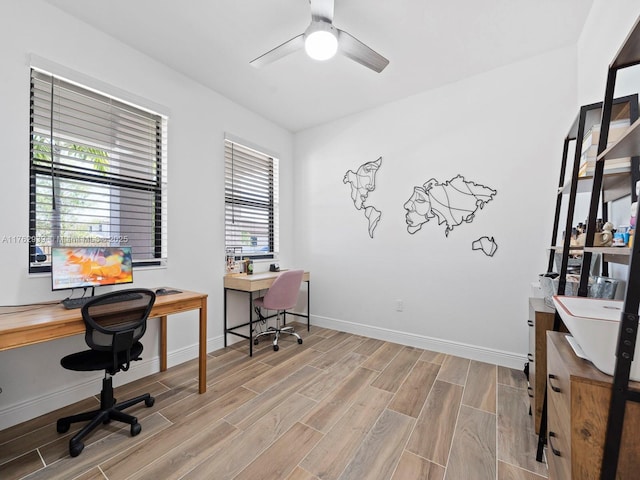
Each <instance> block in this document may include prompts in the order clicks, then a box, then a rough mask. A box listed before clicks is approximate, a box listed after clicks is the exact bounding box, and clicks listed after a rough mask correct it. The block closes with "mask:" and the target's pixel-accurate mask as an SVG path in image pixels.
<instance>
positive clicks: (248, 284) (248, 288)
mask: <svg viewBox="0 0 640 480" xmlns="http://www.w3.org/2000/svg"><path fill="white" fill-rule="evenodd" d="M278 275H280V272H264V273H254V274H253V275H247V274H246V273H230V274H227V275H225V276H224V346H225V347H226V346H227V334H231V335H236V336H238V337H242V338H246V339H248V340H249V356H250V357H251V356H253V323H254V322H253V294H254V293H255V292H258V291H260V290H266V289H268V288H269V287H270V286H271V284H272V283H273V281H274V280H275V279H276V278H277V277H278ZM302 281H303V282H306V283H307V314H306V315H304V314H302V313H295V312H287V313H286V314H288V315H295V316H298V317H303V318H306V319H307V331H308V330H309V328H310V322H309V319H310V317H311V307H310V299H311V294H310V292H311V274H310V273H309V272H304V275H303V277H302ZM230 290H233V291H236V292H246V293H248V294H249V321H248V322H246V323H243V324H241V325H236V326H233V327H229V326H228V324H227V293H228V292H229V291H230ZM286 314H285V315H286ZM285 319H286V317H285ZM285 321H286V320H285ZM246 326H249V335H245V334H243V333H240V332H237V331H236V330H237V329H238V328H241V327H246Z"/></svg>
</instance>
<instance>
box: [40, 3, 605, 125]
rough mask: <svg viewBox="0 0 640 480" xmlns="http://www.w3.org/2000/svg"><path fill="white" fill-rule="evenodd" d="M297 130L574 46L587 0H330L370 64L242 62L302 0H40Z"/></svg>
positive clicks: (302, 22) (302, 58)
mask: <svg viewBox="0 0 640 480" xmlns="http://www.w3.org/2000/svg"><path fill="white" fill-rule="evenodd" d="M46 1H47V2H48V3H50V4H52V5H55V6H57V7H59V8H60V9H62V10H64V11H66V12H67V13H69V14H71V15H74V16H76V17H77V18H79V19H81V20H83V21H85V22H87V23H89V24H91V25H93V26H95V27H96V28H98V29H99V30H102V31H104V32H106V33H108V34H109V35H112V36H113V37H115V38H117V39H119V40H121V41H122V42H124V43H126V44H128V45H130V46H132V47H134V48H136V49H137V50H139V51H141V52H143V53H145V54H147V55H149V56H150V57H152V58H155V59H156V60H158V61H160V62H162V63H164V64H166V65H168V66H170V67H172V68H173V69H175V70H178V71H180V72H183V73H184V74H185V75H187V76H188V77H190V78H192V79H195V80H197V81H198V82H200V83H202V84H204V85H206V86H208V87H210V88H211V89H213V90H215V91H217V92H219V93H221V94H223V95H224V96H226V97H228V98H230V99H232V100H234V101H235V102H237V103H239V104H241V105H243V106H245V107H247V108H249V109H251V110H253V111H255V112H257V113H259V114H261V115H262V116H264V117H266V118H268V119H270V120H272V121H274V122H275V123H277V124H279V125H281V126H283V127H285V128H286V129H288V130H290V131H292V132H296V131H299V130H303V129H305V128H308V127H312V126H315V125H318V124H321V123H324V122H327V121H331V120H334V119H336V118H339V117H342V116H345V115H348V114H351V113H355V112H358V111H362V110H365V109H368V108H371V107H375V106H378V105H381V104H383V103H387V102H390V101H394V100H398V99H400V98H404V97H407V96H409V95H412V94H415V93H418V92H422V91H425V90H429V89H433V88H437V87H439V86H442V85H444V84H447V83H451V82H455V81H457V80H460V79H463V78H466V77H469V76H471V75H475V74H478V73H481V72H485V71H488V70H491V69H494V68H497V67H500V66H503V65H507V64H510V63H513V62H516V61H519V60H522V59H525V58H527V57H530V56H534V55H537V54H540V53H544V52H547V51H550V50H553V49H557V48H561V47H565V46H569V45H574V44H575V43H576V42H577V40H578V37H579V35H580V31H581V29H582V26H583V24H584V21H585V19H586V17H587V14H588V12H589V9H590V8H591V4H592V2H593V0H535V1H532V0H437V1H436V0H336V2H335V15H334V25H335V26H336V27H338V28H340V29H342V30H346V31H347V32H349V33H350V34H351V35H353V36H355V37H356V38H358V39H359V40H360V41H362V42H364V43H365V44H367V45H369V46H370V47H371V48H373V49H374V50H376V51H377V52H379V53H380V54H382V55H384V56H385V57H386V58H388V59H389V60H390V63H389V66H388V67H387V68H386V69H385V70H384V71H383V72H382V73H379V74H378V73H375V72H373V71H372V70H369V69H367V68H365V67H363V66H362V65H360V64H358V63H355V62H353V61H351V60H349V59H347V58H346V57H343V56H336V57H334V58H333V59H331V60H329V61H327V62H316V61H314V60H311V59H310V58H308V57H307V56H306V54H305V53H304V51H299V52H296V53H293V54H292V55H290V56H288V57H285V58H283V59H281V60H279V61H277V62H275V63H272V64H270V65H267V66H265V67H263V68H261V69H256V68H254V67H252V66H251V65H249V61H250V60H252V59H254V58H255V57H257V56H259V55H261V54H262V53H264V52H266V51H268V50H270V49H272V48H274V47H275V46H277V45H279V44H281V43H283V42H285V41H286V40H288V39H290V38H292V37H294V36H296V35H298V34H300V33H302V32H304V30H305V28H306V27H307V26H308V24H309V22H310V19H311V15H310V8H309V0H184V1H180V2H179V1H175V0H102V1H98V0H46Z"/></svg>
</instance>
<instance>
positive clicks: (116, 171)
mask: <svg viewBox="0 0 640 480" xmlns="http://www.w3.org/2000/svg"><path fill="white" fill-rule="evenodd" d="M30 136H31V144H30V176H29V194H30V201H29V272H30V273H35V272H45V271H50V268H51V267H50V263H49V251H50V248H51V247H52V246H67V245H69V246H85V245H86V246H99V245H104V246H124V245H128V246H131V247H132V252H133V261H134V265H138V266H140V265H158V264H161V263H162V262H163V261H164V260H165V259H166V238H167V235H166V231H167V218H166V209H167V208H166V202H167V197H166V193H167V192H166V173H165V172H166V118H165V117H163V116H161V115H158V114H156V113H151V112H148V111H145V110H143V109H140V108H138V107H135V106H132V105H130V104H128V103H125V102H122V101H120V100H117V99H115V98H111V97H109V96H106V95H104V94H101V93H98V92H95V91H93V90H89V89H87V88H85V87H82V86H79V85H77V84H75V83H71V82H68V81H66V80H63V79H61V78H57V77H55V76H52V75H50V74H48V73H44V72H41V71H38V70H35V69H32V70H31V125H30Z"/></svg>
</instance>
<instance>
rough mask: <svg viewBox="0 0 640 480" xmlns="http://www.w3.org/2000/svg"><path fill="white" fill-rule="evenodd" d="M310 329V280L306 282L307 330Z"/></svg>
mask: <svg viewBox="0 0 640 480" xmlns="http://www.w3.org/2000/svg"><path fill="white" fill-rule="evenodd" d="M309 331H311V280H309V281H308V282H307V332H309Z"/></svg>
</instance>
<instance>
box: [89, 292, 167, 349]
mask: <svg viewBox="0 0 640 480" xmlns="http://www.w3.org/2000/svg"><path fill="white" fill-rule="evenodd" d="M155 300H156V294H155V292H154V291H153V290H148V289H144V288H128V289H125V290H118V291H115V292H109V293H105V294H103V295H98V296H95V297H94V298H92V299H91V300H89V301H88V302H87V303H85V304H84V305H83V306H82V318H83V320H84V324H85V328H86V330H85V341H86V342H87V345H89V347H91V349H92V350H98V351H106V352H108V351H110V352H113V354H114V358H115V356H117V354H118V353H119V352H123V351H128V350H130V349H131V347H132V346H133V345H134V344H135V343H136V342H137V341H138V340H140V338H142V336H143V335H144V332H145V331H146V329H147V318H148V317H149V313H150V312H151V308H152V307H153V304H154V302H155Z"/></svg>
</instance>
